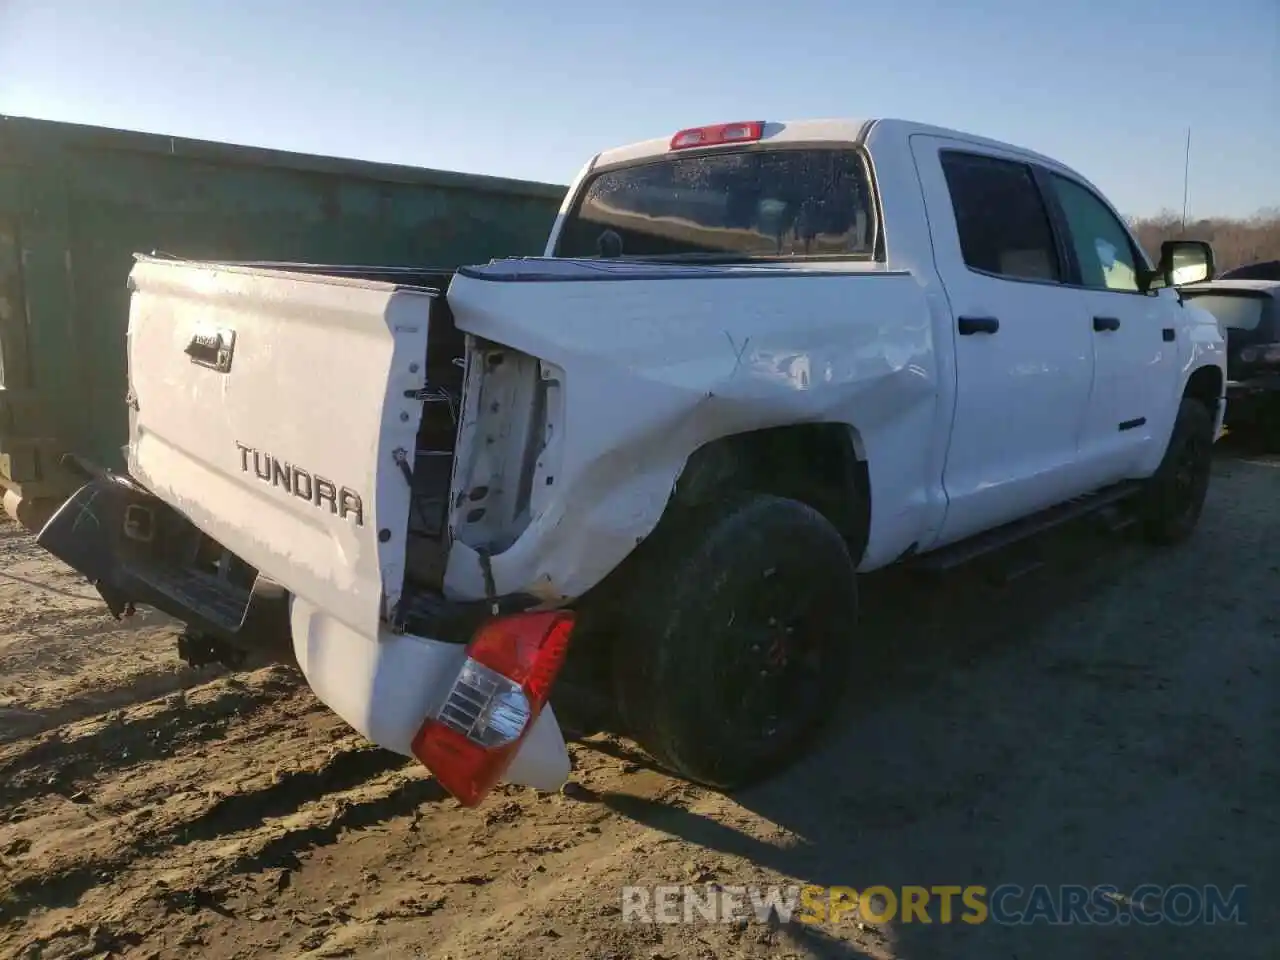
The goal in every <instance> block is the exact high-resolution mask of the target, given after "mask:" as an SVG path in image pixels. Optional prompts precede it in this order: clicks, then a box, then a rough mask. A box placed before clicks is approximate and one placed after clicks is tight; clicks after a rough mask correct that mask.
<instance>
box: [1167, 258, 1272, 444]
mask: <svg viewBox="0 0 1280 960" xmlns="http://www.w3.org/2000/svg"><path fill="white" fill-rule="evenodd" d="M1182 296H1183V298H1184V299H1186V300H1188V301H1190V302H1192V303H1194V304H1195V305H1196V306H1197V307H1201V308H1202V309H1205V310H1208V311H1209V312H1210V313H1212V314H1213V315H1214V316H1215V317H1217V319H1218V326H1219V327H1220V328H1221V329H1222V334H1223V336H1224V337H1225V338H1226V341H1227V425H1228V426H1230V427H1235V428H1249V429H1256V430H1260V431H1265V434H1266V437H1267V440H1268V442H1270V443H1273V444H1274V443H1280V278H1278V279H1275V280H1237V279H1219V280H1212V281H1209V282H1206V283H1197V284H1193V285H1190V286H1186V287H1183V288H1182Z"/></svg>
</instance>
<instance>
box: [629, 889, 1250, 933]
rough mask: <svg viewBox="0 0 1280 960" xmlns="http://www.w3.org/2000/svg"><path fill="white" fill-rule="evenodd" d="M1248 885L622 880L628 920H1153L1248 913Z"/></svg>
mask: <svg viewBox="0 0 1280 960" xmlns="http://www.w3.org/2000/svg"><path fill="white" fill-rule="evenodd" d="M1247 894H1248V889H1247V888H1246V887H1243V886H1236V887H1232V888H1230V889H1229V890H1224V889H1222V888H1220V887H1216V886H1192V885H1190V884H1174V885H1170V886H1160V885H1158V884H1140V885H1138V886H1136V887H1133V888H1131V889H1128V890H1121V889H1120V888H1118V887H1115V886H1110V885H1098V886H1084V885H1081V884H1064V885H1059V886H1049V885H1043V884H1042V885H1036V886H1031V887H1022V886H1019V885H1016V884H1002V885H1000V886H995V887H986V886H978V885H969V886H960V885H946V884H938V885H933V886H928V887H926V886H901V887H889V886H871V887H865V888H863V889H861V890H858V889H855V888H853V887H841V886H835V887H820V886H813V885H809V886H801V885H798V884H797V885H792V886H761V885H755V886H752V885H741V886H733V885H723V886H722V885H719V884H692V885H690V884H685V885H668V886H663V885H657V886H628V887H623V888H622V920H623V922H626V923H732V922H736V921H744V920H745V921H748V922H750V921H756V922H759V923H769V922H772V921H776V922H781V923H805V924H839V923H846V922H850V921H863V922H867V923H877V924H878V923H891V922H893V923H916V924H933V923H939V924H950V923H965V924H982V923H995V924H1000V925H1006V926H1014V925H1022V924H1036V923H1043V924H1050V925H1119V926H1129V925H1137V926H1151V925H1155V924H1162V923H1172V924H1176V925H1180V926H1190V925H1193V924H1215V923H1216V924H1244V923H1247V922H1248V920H1247V913H1248V903H1247V899H1248V898H1247Z"/></svg>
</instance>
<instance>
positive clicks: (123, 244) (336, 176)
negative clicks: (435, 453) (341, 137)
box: [0, 116, 566, 522]
mask: <svg viewBox="0 0 1280 960" xmlns="http://www.w3.org/2000/svg"><path fill="white" fill-rule="evenodd" d="M565 191H566V188H565V187H563V186H554V185H550V184H543V183H531V182H525V181H515V180H502V179H496V178H491V177H483V176H474V175H469V174H458V173H446V172H442V171H436V170H424V169H418V168H413V167H400V166H392V165H387V164H376V163H365V162H360V161H354V160H340V159H335V158H331V157H318V156H309V155H302V154H293V153H284V152H280V151H273V150H262V149H257V148H250V147H242V146H234V145H229V144H221V143H208V142H203V141H195V140H182V139H177V138H173V137H167V136H161V135H155V134H143V133H133V132H128V131H122V130H108V129H102V128H97V127H85V126H79V125H72V124H63V123H53V122H49V121H42V120H31V119H25V118H17V117H5V116H0V486H3V487H4V488H6V491H8V492H7V493H6V497H5V502H6V506H7V507H9V508H10V512H11V513H12V512H14V511H15V509H16V506H15V505H16V504H18V503H19V502H21V501H25V502H26V504H27V507H28V508H30V507H31V506H32V504H33V503H34V502H36V501H40V502H42V503H43V504H44V505H45V506H47V505H48V504H49V503H50V502H51V501H52V502H55V503H56V502H57V501H60V500H61V499H63V498H65V497H66V496H67V495H68V494H69V493H71V492H72V490H73V489H74V487H75V486H76V485H77V484H78V480H77V479H76V478H74V477H72V476H69V475H67V474H66V473H65V472H64V471H63V470H62V469H61V468H60V467H59V465H58V462H59V459H60V458H61V456H62V454H63V453H66V452H74V453H76V454H79V455H81V456H83V457H85V458H87V459H89V460H92V461H94V462H96V463H99V464H102V465H104V466H108V467H113V468H118V467H120V466H122V457H121V452H120V451H121V447H122V445H123V444H124V443H125V441H126V439H127V420H128V418H127V413H126V408H125V394H126V390H127V385H126V377H127V372H126V360H125V333H126V326H127V322H128V309H129V299H128V291H127V289H126V281H127V278H128V274H129V270H130V268H131V267H132V264H133V260H132V255H133V254H134V253H135V252H140V251H141V252H160V253H167V254H172V255H174V256H178V257H187V258H196V259H215V260H293V261H309V262H316V263H345V264H380V265H416V266H427V265H430V266H440V267H447V268H452V267H457V266H460V265H462V264H464V263H477V262H483V261H486V260H488V259H490V258H492V257H496V256H518V255H525V254H537V253H540V252H541V250H542V247H543V243H544V242H545V239H546V236H547V234H548V232H549V230H550V228H551V225H552V222H553V221H554V218H555V214H556V211H557V210H558V208H559V206H560V202H561V200H562V199H563V197H564V194H565ZM24 522H26V521H24Z"/></svg>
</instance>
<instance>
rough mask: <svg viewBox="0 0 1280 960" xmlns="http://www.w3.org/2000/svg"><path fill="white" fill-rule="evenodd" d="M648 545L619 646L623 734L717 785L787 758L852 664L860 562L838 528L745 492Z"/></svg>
mask: <svg viewBox="0 0 1280 960" xmlns="http://www.w3.org/2000/svg"><path fill="white" fill-rule="evenodd" d="M645 548H646V558H645V563H644V573H643V574H641V575H639V577H638V580H639V581H642V582H638V583H637V584H636V587H637V589H635V590H633V591H630V600H629V601H628V603H627V604H626V609H625V622H624V625H623V627H622V629H621V631H620V633H619V636H618V638H617V641H616V643H615V648H614V656H613V674H614V691H615V696H616V697H617V700H618V706H619V710H620V713H621V716H622V720H623V723H624V726H625V729H626V730H627V732H628V733H629V734H630V735H631V736H632V737H633V738H634V739H635V740H636V741H637V742H638V743H639V744H640V745H641V746H642V747H644V749H645V750H647V751H648V752H649V753H650V754H651V755H652V756H653V757H654V758H655V759H656V760H657V761H658V762H659V763H660V764H662V765H663V766H665V767H667V768H668V769H670V770H672V771H673V772H674V773H676V774H678V775H680V776H682V777H685V778H686V779H689V780H692V781H694V782H697V783H701V784H704V785H707V786H710V787H713V788H716V789H722V790H731V789H735V788H738V787H742V786H746V785H747V784H749V783H752V782H754V781H757V780H759V779H762V778H763V777H766V776H768V775H770V774H771V773H773V772H775V771H776V770H778V769H779V768H780V767H782V766H784V765H786V764H788V763H790V762H791V761H792V760H794V759H795V758H797V757H798V756H799V755H800V754H801V753H802V752H803V751H804V750H805V749H806V748H807V747H809V746H811V745H812V743H813V735H814V733H815V732H816V731H817V729H818V728H819V727H820V726H821V724H822V723H823V721H825V720H826V719H827V718H828V717H829V716H830V714H831V712H832V711H833V709H834V708H835V707H836V705H837V703H838V702H839V699H840V695H841V693H842V692H843V689H844V686H845V683H846V681H847V679H848V676H849V673H850V670H851V667H852V654H853V650H854V641H855V635H856V630H857V623H856V621H857V613H858V600H857V586H856V580H855V563H854V561H853V560H852V558H851V557H850V556H849V551H848V548H847V546H846V545H845V542H844V540H843V538H842V537H841V536H840V534H839V532H838V531H837V530H836V529H835V527H833V526H832V525H831V524H830V523H829V522H828V521H827V520H826V519H825V518H824V517H823V516H822V515H821V514H819V513H818V512H817V511H815V510H813V509H812V508H810V507H809V506H807V505H805V504H803V503H800V502H799V501H796V500H788V499H784V498H781V497H775V496H766V495H745V496H741V497H737V498H734V499H731V500H728V501H726V502H723V503H719V504H715V505H711V506H703V507H699V508H696V509H690V510H687V511H685V512H684V513H682V514H681V515H679V516H678V517H673V518H668V519H667V520H664V523H663V525H662V526H661V527H660V529H659V531H658V532H657V533H655V534H654V537H653V538H652V542H649V543H646V544H645ZM771 621H772V623H771ZM771 698H772V699H771Z"/></svg>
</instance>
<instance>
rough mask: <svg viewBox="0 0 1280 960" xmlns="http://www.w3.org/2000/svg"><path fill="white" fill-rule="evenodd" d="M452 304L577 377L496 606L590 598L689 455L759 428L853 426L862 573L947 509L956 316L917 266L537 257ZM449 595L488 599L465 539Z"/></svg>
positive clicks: (490, 277) (492, 274)
mask: <svg viewBox="0 0 1280 960" xmlns="http://www.w3.org/2000/svg"><path fill="white" fill-rule="evenodd" d="M449 302H450V306H451V308H452V309H453V312H454V316H455V319H456V322H457V324H458V326H459V327H460V328H461V329H463V330H465V331H466V332H468V333H470V334H473V335H475V336H477V337H481V338H487V339H491V340H493V341H496V342H498V343H501V344H503V345H505V346H507V347H510V348H513V349H515V350H518V351H521V352H523V353H526V354H529V355H531V356H533V357H536V358H538V359H539V360H541V361H543V362H544V363H546V364H549V365H552V367H553V368H558V369H556V373H555V375H556V376H558V377H562V381H563V382H562V384H561V387H562V391H563V402H562V405H561V409H562V410H563V417H564V422H563V423H562V424H559V425H556V430H557V431H558V435H559V443H558V444H557V446H556V448H555V452H554V454H553V455H552V456H551V457H550V460H549V462H545V463H544V464H543V466H542V467H541V468H540V469H541V473H540V474H539V476H538V477H535V480H534V482H535V483H540V484H544V485H545V483H546V477H548V476H550V477H551V478H552V479H553V484H554V488H555V491H556V492H555V493H554V494H552V495H551V496H549V497H545V498H544V500H543V501H542V508H541V509H540V510H538V511H535V512H534V514H533V515H532V516H531V517H530V521H529V524H528V526H527V527H526V528H525V529H524V530H523V531H522V533H521V534H520V536H519V537H518V538H517V539H516V540H515V541H514V542H513V543H512V544H510V545H509V546H508V547H506V549H504V550H502V552H500V553H496V554H495V555H494V556H492V558H491V560H490V563H491V569H492V575H493V587H494V588H495V589H496V591H497V593H498V594H504V593H511V592H517V591H528V592H532V593H534V594H535V595H538V596H540V597H543V598H545V599H547V600H549V601H554V600H560V599H564V598H572V597H576V596H579V595H581V594H582V593H585V592H586V591H587V590H588V589H590V588H591V587H592V586H593V585H595V584H596V583H598V582H599V581H600V580H601V579H603V578H604V577H605V576H606V575H607V574H608V573H609V571H610V570H612V569H613V568H614V567H616V566H617V565H618V563H620V562H621V561H622V560H623V559H624V558H625V557H626V555H627V554H628V553H629V552H630V551H631V550H632V549H634V548H635V546H636V545H637V543H638V542H640V541H641V540H642V539H643V538H644V537H645V536H647V535H648V534H649V533H650V532H652V530H653V529H654V527H655V526H656V525H657V523H658V520H659V519H660V517H661V516H662V513H663V510H664V509H665V507H666V504H667V502H668V500H669V498H670V496H671V494H672V491H673V488H674V486H675V483H676V481H677V479H678V478H679V476H680V473H681V471H682V470H683V468H684V466H685V464H686V463H687V461H688V458H689V457H690V455H692V454H693V452H694V451H695V450H697V449H698V448H699V447H701V446H703V445H704V444H707V443H709V442H712V441H714V440H717V439H720V438H722V437H725V436H729V435H732V434H737V433H742V432H746V431H750V430H756V429H761V428H766V427H774V426H780V425H785V424H796V423H816V422H826V423H840V424H845V425H847V426H848V428H849V429H850V431H851V433H852V435H853V438H854V444H855V449H857V451H858V453H859V456H860V458H862V459H865V460H867V461H868V463H869V469H870V477H871V497H872V501H873V503H874V504H875V508H874V510H873V521H872V530H871V539H870V544H869V546H868V550H867V552H866V555H865V556H864V558H863V566H864V567H874V566H878V565H881V564H883V563H885V562H888V561H889V560H891V559H893V558H894V557H895V556H896V555H897V554H898V553H900V552H901V551H902V550H903V549H905V548H906V547H907V546H908V545H909V544H910V543H911V542H912V541H913V539H915V538H916V537H917V536H919V534H920V531H921V530H927V529H928V528H929V527H930V524H931V523H934V522H936V520H937V519H938V518H939V517H940V513H941V511H942V509H944V505H943V504H942V503H940V502H939V500H938V497H937V495H936V493H935V491H933V490H932V489H931V486H930V481H929V478H930V476H931V475H932V476H936V467H934V466H933V465H934V464H935V463H936V460H937V453H938V447H939V445H940V444H942V443H944V437H945V432H946V417H945V416H943V415H942V414H943V413H945V411H943V410H941V408H940V405H939V382H938V370H937V363H936V356H937V350H936V345H935V329H934V328H935V322H934V317H933V312H934V311H935V310H936V309H945V306H944V305H939V304H932V305H931V303H930V298H929V297H928V296H927V294H926V291H925V289H924V288H923V287H922V285H921V284H920V283H919V282H917V280H916V279H915V278H914V277H913V276H912V275H911V274H910V273H908V272H905V271H903V272H892V271H888V270H886V269H884V267H883V266H882V265H878V264H873V263H857V264H850V263H843V264H839V265H822V266H812V265H809V266H799V265H795V264H792V265H786V266H782V267H775V266H768V265H755V266H749V267H742V266H735V267H675V268H673V267H669V266H668V267H657V266H654V265H644V264H634V263H630V264H628V263H613V264H605V263H601V262H599V261H590V262H587V261H567V260H560V261H552V260H543V259H529V260H514V261H499V262H497V263H495V264H491V265H489V266H487V267H478V268H469V269H467V270H464V271H463V272H461V273H459V274H458V275H457V276H456V277H455V279H454V281H453V283H452V285H451V287H450V290H449ZM907 441H909V442H907ZM477 442H478V443H483V438H478V439H477ZM475 447H476V443H473V444H471V445H469V446H468V447H467V448H466V449H460V454H459V456H460V460H462V459H464V458H466V457H469V456H474V455H475ZM459 470H460V471H461V472H463V473H464V474H465V464H462V463H460V465H459ZM457 492H459V491H455V493H457ZM445 587H446V590H447V592H449V593H450V594H452V595H454V596H457V597H460V598H461V597H466V598H475V597H482V596H484V595H485V589H486V584H485V579H484V572H483V569H482V567H481V563H480V557H479V555H478V554H477V552H476V550H475V549H473V545H468V543H466V542H465V538H460V539H459V540H458V541H455V543H454V545H453V548H452V551H451V553H450V557H449V563H448V568H447V571H446V577H445Z"/></svg>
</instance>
